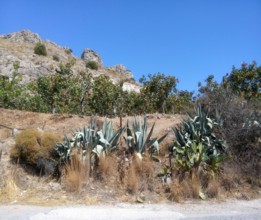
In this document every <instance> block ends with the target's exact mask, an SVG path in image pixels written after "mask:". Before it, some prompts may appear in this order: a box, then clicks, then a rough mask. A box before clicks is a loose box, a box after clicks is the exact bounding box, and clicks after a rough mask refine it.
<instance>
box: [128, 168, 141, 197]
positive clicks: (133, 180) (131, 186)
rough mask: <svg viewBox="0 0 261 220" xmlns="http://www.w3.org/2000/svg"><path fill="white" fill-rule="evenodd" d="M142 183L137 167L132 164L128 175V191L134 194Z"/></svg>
mask: <svg viewBox="0 0 261 220" xmlns="http://www.w3.org/2000/svg"><path fill="white" fill-rule="evenodd" d="M139 185H140V177H139V175H138V173H137V169H136V167H135V166H134V165H133V164H132V165H131V167H130V169H129V171H128V176H127V191H128V192H129V193H131V194H134V193H136V192H137V191H138V189H139Z"/></svg>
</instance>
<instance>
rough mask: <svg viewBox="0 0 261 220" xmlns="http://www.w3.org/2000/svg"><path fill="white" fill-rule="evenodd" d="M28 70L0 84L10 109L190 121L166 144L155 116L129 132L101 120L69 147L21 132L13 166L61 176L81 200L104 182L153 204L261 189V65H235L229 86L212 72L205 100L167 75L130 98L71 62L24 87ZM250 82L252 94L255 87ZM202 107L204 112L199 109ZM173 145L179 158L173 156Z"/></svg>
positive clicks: (72, 139)
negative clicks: (179, 116)
mask: <svg viewBox="0 0 261 220" xmlns="http://www.w3.org/2000/svg"><path fill="white" fill-rule="evenodd" d="M18 68H19V64H18V63H16V65H14V69H15V71H14V74H13V75H14V76H13V78H12V80H9V79H6V78H2V79H1V81H0V82H1V84H2V85H3V86H2V88H4V89H2V90H1V88H0V91H1V92H0V98H1V99H0V104H1V107H5V108H21V109H26V105H28V104H30V105H29V107H30V108H34V110H36V111H37V110H38V111H39V109H40V107H41V111H50V109H51V108H52V109H53V110H54V109H56V111H57V112H61V113H66V112H67V113H78V114H82V115H84V114H86V112H88V113H98V114H99V115H103V116H106V115H110V116H111V115H117V114H119V115H122V114H123V113H125V112H126V113H127V114H129V115H131V114H132V115H135V114H141V113H147V112H155V111H161V112H172V113H175V112H185V111H187V110H189V111H188V116H187V118H186V120H184V121H183V122H182V123H181V124H180V125H179V126H177V127H176V128H173V132H174V134H175V139H174V140H172V144H170V145H169V146H168V147H167V146H166V144H165V143H164V142H163V140H164V138H165V137H166V136H167V134H166V135H163V136H162V137H159V138H157V137H154V136H153V131H154V129H155V127H156V126H157V124H155V123H151V124H150V127H149V124H148V123H147V119H148V118H147V117H144V118H143V120H141V121H139V120H137V118H134V119H133V120H132V121H128V122H127V123H126V124H123V123H122V121H121V123H120V126H119V127H116V126H115V127H114V126H113V124H112V122H110V121H107V120H106V119H104V120H103V123H102V124H100V122H98V121H97V118H95V117H93V118H92V120H91V121H90V123H89V124H88V125H87V126H86V127H84V128H82V129H78V130H77V131H75V132H74V133H73V135H72V137H70V136H68V137H67V136H65V138H64V141H61V140H60V139H59V138H58V137H57V136H56V135H54V134H51V133H47V132H40V131H38V130H37V129H27V130H24V131H22V132H21V133H20V134H18V135H17V137H16V140H15V141H16V142H15V145H14V147H13V148H12V150H11V153H10V157H11V158H12V160H13V161H15V162H17V163H18V164H23V166H24V167H26V168H27V169H26V170H27V171H28V170H33V173H36V174H38V175H40V176H41V175H44V174H47V175H50V174H54V173H55V172H57V170H58V171H59V174H58V177H59V180H60V182H61V186H62V187H64V188H63V189H65V190H66V191H67V192H68V193H74V192H77V193H78V196H80V193H81V192H83V191H84V190H85V189H86V188H87V187H88V186H89V185H90V184H97V185H99V186H101V187H103V186H104V185H105V186H106V187H105V188H106V189H107V188H108V189H109V190H112V191H117V193H118V192H119V194H123V195H125V194H126V193H127V195H128V196H137V197H138V200H139V202H144V199H143V196H140V195H141V194H142V193H144V192H151V193H152V192H156V194H157V195H158V196H163V197H165V198H167V199H169V200H173V201H177V202H182V201H184V200H185V199H187V198H194V199H198V198H200V199H207V198H217V197H219V196H220V195H221V194H222V193H224V192H225V193H228V194H229V193H231V194H230V195H234V194H233V193H232V192H234V191H238V190H239V189H238V188H239V187H240V185H244V184H249V187H250V186H251V187H252V188H253V189H254V188H255V187H260V183H261V179H260V175H259V173H260V172H261V168H260V136H261V133H260V131H261V129H260V124H261V122H260V118H261V117H260V109H261V106H260V88H259V87H258V86H259V84H260V79H259V78H258V77H259V75H260V73H259V70H260V69H259V67H257V66H256V64H255V63H254V64H252V65H250V66H247V65H245V66H242V69H235V68H233V70H232V73H231V74H230V75H228V76H226V77H225V78H224V81H223V82H222V83H221V84H218V83H217V82H216V81H214V77H213V76H209V77H208V78H207V80H206V85H204V86H203V85H200V86H199V91H200V95H199V97H197V98H196V99H195V97H193V93H192V92H188V91H177V90H176V83H177V80H176V79H175V78H169V77H166V76H165V75H164V74H158V75H151V76H150V77H149V79H145V78H144V79H143V84H144V87H143V89H142V91H141V93H140V94H137V93H127V92H123V91H122V87H121V84H118V85H115V84H113V83H112V82H111V81H110V80H109V78H108V77H106V76H103V75H102V76H99V77H97V78H96V79H95V80H93V78H92V76H91V74H89V73H88V72H87V73H86V72H81V73H78V74H76V75H74V74H72V71H71V66H70V64H62V65H60V67H59V69H57V70H56V74H55V75H52V76H48V77H40V78H39V79H38V80H37V82H36V83H31V84H30V85H28V86H26V87H23V86H20V84H19V82H20V80H21V78H19V73H18ZM240 77H241V78H242V77H243V78H244V77H245V80H241V78H240ZM249 77H250V78H249ZM238 80H239V81H238ZM248 82H250V84H249V85H251V88H252V89H249V87H247V86H246V85H247V83H248ZM257 87H258V89H257ZM161 90H164V93H161ZM165 90H166V91H165ZM162 94H163V95H162ZM164 94H165V95H164ZM163 96H164V97H163ZM199 106H201V107H199ZM29 107H28V108H29ZM193 107H196V108H195V109H196V112H195V116H194V115H193V114H192V113H191V111H190V110H191V108H193ZM148 117H149V116H148ZM169 117H170V116H169ZM168 141H169V142H170V141H171V140H168ZM167 148H169V149H170V151H169V152H166V150H165V151H164V149H167ZM225 159H227V160H225ZM28 167H30V169H29V168H28ZM235 173H236V174H237V175H235ZM7 182H8V183H6V188H5V189H6V190H9V188H14V191H15V187H16V185H15V184H14V183H15V182H14V181H13V180H12V179H8V180H7ZM2 192H3V193H5V192H4V191H2ZM10 195H11V194H10ZM11 196H15V195H11ZM241 196H242V195H241ZM141 197H142V198H141Z"/></svg>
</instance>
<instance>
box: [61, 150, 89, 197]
mask: <svg viewBox="0 0 261 220" xmlns="http://www.w3.org/2000/svg"><path fill="white" fill-rule="evenodd" d="M89 171H90V167H89V165H88V163H86V164H82V162H81V160H80V159H79V157H78V156H77V155H74V156H73V158H72V160H71V162H70V163H68V164H67V165H66V166H65V176H64V186H65V190H66V191H67V192H80V190H81V188H82V185H83V183H85V182H86V181H87V180H88V177H89Z"/></svg>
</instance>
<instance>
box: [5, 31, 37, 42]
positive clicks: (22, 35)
mask: <svg viewBox="0 0 261 220" xmlns="http://www.w3.org/2000/svg"><path fill="white" fill-rule="evenodd" d="M0 38H4V39H9V40H12V41H16V42H29V43H37V42H40V41H41V38H40V37H39V35H38V34H36V33H33V32H31V31H30V30H22V31H19V32H15V33H11V34H6V35H0Z"/></svg>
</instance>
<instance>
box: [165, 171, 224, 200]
mask: <svg viewBox="0 0 261 220" xmlns="http://www.w3.org/2000/svg"><path fill="white" fill-rule="evenodd" d="M166 191H167V192H169V193H168V198H169V199H170V200H172V201H176V202H183V201H184V200H185V199H188V198H193V199H199V198H202V199H203V197H202V196H204V195H205V196H206V198H218V196H219V193H220V183H219V181H218V178H215V177H214V176H211V175H210V174H209V173H205V174H204V173H198V174H195V175H193V177H192V176H191V174H189V173H185V174H184V173H183V174H179V175H176V178H175V179H174V180H173V183H171V184H170V185H169V186H167V190H166Z"/></svg>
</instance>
